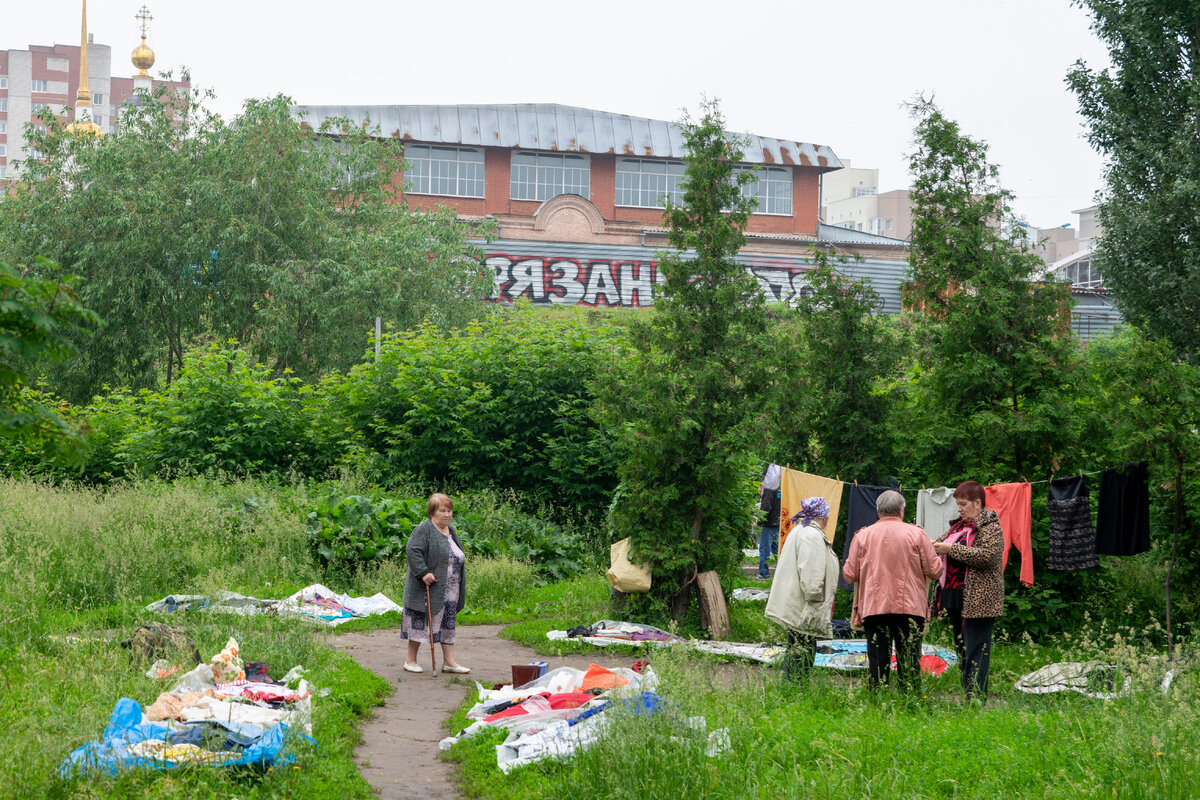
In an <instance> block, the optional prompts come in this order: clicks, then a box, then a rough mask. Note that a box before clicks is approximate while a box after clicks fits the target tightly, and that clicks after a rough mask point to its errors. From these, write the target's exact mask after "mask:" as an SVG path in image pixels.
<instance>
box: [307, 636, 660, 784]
mask: <svg viewBox="0 0 1200 800" xmlns="http://www.w3.org/2000/svg"><path fill="white" fill-rule="evenodd" d="M504 627H505V626H503V625H472V626H461V627H459V629H458V641H457V643H456V644H455V652H456V655H457V656H458V658H459V663H460V664H465V665H467V666H469V667H470V668H471V674H470V675H462V676H457V675H442V674H440V673H439V674H437V675H432V674H430V671H429V650H428V649H427V648H426V647H424V646H423V647H422V648H421V657H420V663H421V666H423V667H424V668H425V672H423V673H421V674H419V675H416V674H412V673H409V672H405V671H404V670H403V669H401V665H402V664H403V663H404V647H405V643H404V642H403V641H402V640H401V639H400V631H399V629H393V630H380V631H371V632H369V633H347V634H342V635H340V636H330V637H329V644H330V645H331V646H332V647H335V648H337V649H338V650H341V651H343V652H345V653H347V654H349V655H351V656H353V658H354V660H355V661H357V662H358V663H359V664H360V665H362V666H363V667H366V668H367V669H369V670H371V671H372V672H374V673H376V674H378V675H380V676H382V677H383V678H385V679H387V681H388V683H390V684H391V685H392V687H393V688H394V690H395V693H394V694H393V695H392V696H391V697H390V698H388V701H387V704H386V705H385V706H383V707H382V708H378V709H376V710H375V717H374V719H371V720H369V721H367V722H366V723H365V724H364V725H363V727H362V735H363V741H362V744H360V745H359V746H358V747H357V748H356V749H355V751H354V759H355V761H357V762H358V764H359V768H360V769H361V770H362V774H363V777H365V778H366V779H367V781H368V782H369V783H370V784H371V785H372V786H374V787H375V788H376V789H377V790H378V791H379V796H380V798H382V800H393V798H395V799H398V798H405V800H410V799H415V800H424V799H425V798H439V799H443V800H444V798H452V797H457V796H459V791H458V787H457V786H456V785H455V784H454V782H453V780H452V771H453V770H454V768H455V767H454V765H453V764H449V763H447V762H444V761H442V760H441V758H439V751H438V742H439V741H441V740H442V739H444V738H445V737H446V736H448V735H449V732H448V731H447V730H446V729H445V727H444V723H445V721H446V719H447V718H448V717H449V716H450V714H451V712H452V711H453V710H454V709H455V708H456V707H457V706H458V705H459V704H460V703H462V701H463V699H464V698H465V697H466V696H467V693H468V692H469V691H472V690H474V684H473V683H472V681H473V680H477V681H479V682H480V683H482V684H484V685H485V686H486V685H490V684H493V683H500V682H504V683H508V682H509V681H511V680H512V665H513V664H528V663H529V662H530V661H548V662H550V668H551V669H553V668H555V667H562V666H569V667H578V668H581V669H582V668H586V667H587V665H588V664H589V663H591V662H593V661H595V662H597V663H599V664H602V665H604V666H606V667H612V666H619V667H628V666H631V665H632V664H633V663H634V662H635V661H636V660H637V657H631V656H620V657H619V656H610V655H609V654H607V653H603V652H597V653H594V654H591V655H571V656H562V657H550V656H542V655H538V654H537V653H535V652H534V651H533V650H530V649H529V648H528V647H523V646H522V645H519V644H517V643H515V642H511V641H509V640H507V639H501V638H499V636H498V634H499V633H500V631H501V630H502V629H503V628H504ZM438 663H439V665H440V663H441V649H440V648H439V649H438ZM454 678H460V679H461V680H459V681H455V680H453V679H454Z"/></svg>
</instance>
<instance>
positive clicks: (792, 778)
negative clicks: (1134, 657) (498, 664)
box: [453, 645, 1200, 800]
mask: <svg viewBox="0 0 1200 800" xmlns="http://www.w3.org/2000/svg"><path fill="white" fill-rule="evenodd" d="M1002 649H1003V650H1004V652H1003V653H1001V654H1000V658H999V663H998V664H997V665H996V667H995V668H994V673H993V682H994V683H993V697H992V698H991V699H990V700H989V701H988V703H987V704H986V705H984V706H982V707H978V706H967V707H964V706H963V705H962V704H961V701H960V699H959V692H958V687H957V680H958V675H957V672H956V671H955V670H953V669H952V670H950V671H948V672H947V673H946V674H945V675H943V676H941V677H939V678H934V679H928V680H926V681H925V683H924V686H923V689H924V691H923V692H922V693H920V694H914V695H909V696H904V695H901V694H898V693H896V692H892V691H886V690H885V691H883V692H879V693H876V692H872V691H869V690H868V689H867V688H866V687H865V685H864V682H863V681H862V679H861V676H858V675H843V674H839V673H832V672H826V671H820V672H818V673H816V674H815V676H814V678H813V679H812V680H811V681H810V682H808V683H807V684H801V685H796V684H788V683H782V682H780V681H779V680H778V677H777V676H776V675H775V674H774V672H773V671H769V670H763V671H760V670H754V669H750V670H738V671H730V670H717V669H713V667H712V665H711V664H708V663H705V662H702V661H697V660H694V659H691V658H689V657H687V656H686V655H684V654H682V653H673V652H669V651H668V652H656V653H655V654H654V655H653V656H651V658H652V661H653V663H654V666H655V669H656V671H657V672H658V673H659V675H660V677H661V683H660V687H659V692H660V693H661V694H662V695H663V696H664V697H666V698H667V700H668V711H667V712H665V713H663V714H659V715H656V716H651V717H635V716H630V715H617V716H616V717H615V718H614V720H613V722H612V725H613V727H612V730H611V731H610V732H609V734H608V735H606V736H605V737H604V738H603V739H602V740H601V741H599V742H597V743H596V744H594V745H593V746H592V747H590V748H589V749H587V750H586V751H584V752H582V753H579V754H577V755H576V756H575V757H574V758H573V759H572V760H571V761H569V762H566V763H562V762H543V763H542V764H539V765H535V766H532V767H528V768H523V769H521V770H518V771H517V772H515V773H513V774H511V775H509V776H502V775H500V774H499V773H498V772H497V771H496V768H495V756H494V751H493V750H492V749H491V748H490V746H489V745H490V744H494V742H486V741H481V742H471V741H470V740H466V741H464V742H463V743H461V744H459V745H458V746H457V747H456V748H455V751H454V755H453V757H454V758H455V759H457V760H459V761H461V762H462V763H463V765H464V771H465V776H466V788H467V791H468V793H473V792H478V793H479V796H480V797H482V798H486V799H487V800H496V799H499V798H559V797H573V798H576V799H577V800H599V799H600V798H605V799H607V798H613V799H614V800H615V798H627V797H638V798H641V799H642V800H656V799H657V798H662V799H663V800H666V799H667V798H680V797H688V798H692V797H703V798H713V799H714V800H716V799H718V798H719V799H725V798H728V800H735V798H738V799H740V798H763V800H768V799H770V800H775V798H798V799H799V798H812V797H855V798H858V797H870V798H948V797H953V798H989V799H991V798H997V797H1004V798H1035V797H1036V798H1045V797H1101V796H1103V797H1127V798H1150V797H1154V798H1188V797H1196V796H1200V721H1198V719H1197V716H1196V713H1195V704H1194V698H1195V695H1196V691H1197V689H1198V688H1200V681H1198V680H1197V665H1196V663H1195V661H1194V660H1193V661H1181V662H1179V663H1177V664H1176V670H1177V676H1176V679H1175V682H1174V684H1173V685H1172V687H1171V689H1170V690H1169V691H1168V692H1166V693H1164V692H1162V691H1161V689H1160V684H1159V678H1160V677H1161V670H1159V671H1158V673H1157V674H1151V673H1152V672H1153V670H1151V671H1150V672H1147V673H1144V674H1143V675H1142V676H1141V677H1142V680H1140V681H1138V682H1137V686H1138V691H1137V692H1136V693H1134V694H1133V695H1132V696H1130V697H1126V698H1122V699H1118V700H1112V701H1104V700H1096V699H1091V698H1088V697H1084V696H1081V695H1076V694H1074V693H1071V692H1066V693H1063V694H1056V695H1045V696H1042V695H1025V694H1022V693H1020V692H1017V691H1016V690H1014V689H1013V688H1012V683H1011V681H1012V678H1013V676H1014V674H1020V673H1019V672H1017V670H1021V671H1024V668H1023V665H1024V663H1025V662H1030V663H1036V664H1037V665H1041V664H1042V663H1045V662H1046V660H1047V659H1048V658H1056V657H1059V656H1060V655H1061V654H1058V653H1054V652H1052V651H1047V650H1044V649H1041V648H1035V647H1033V646H1032V645H1012V646H1008V647H1004V648H1002ZM1067 655H1068V657H1070V654H1067ZM1093 655H1095V653H1093ZM1108 655H1110V656H1114V657H1115V656H1116V655H1118V654H1116V653H1112V652H1110V653H1108ZM606 713H607V712H606ZM689 717H704V719H705V720H706V723H707V726H706V733H707V732H712V731H713V730H715V729H718V728H725V729H726V730H727V731H728V736H729V745H730V746H729V747H728V749H727V750H726V751H724V752H723V753H720V754H718V755H713V756H710V755H706V753H705V749H706V745H707V744H708V741H709V740H708V737H707V735H702V734H698V733H696V732H695V731H694V730H693V729H692V727H691V726H690V725H688V724H687V723H686V720H687V719H688V718H689Z"/></svg>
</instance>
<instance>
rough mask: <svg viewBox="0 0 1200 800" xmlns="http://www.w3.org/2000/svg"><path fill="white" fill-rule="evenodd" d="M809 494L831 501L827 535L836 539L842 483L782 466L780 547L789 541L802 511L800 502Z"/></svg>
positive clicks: (780, 484) (780, 548) (831, 539)
mask: <svg viewBox="0 0 1200 800" xmlns="http://www.w3.org/2000/svg"><path fill="white" fill-rule="evenodd" d="M807 497H824V498H825V502H827V503H829V524H827V525H826V526H825V537H826V538H827V539H829V541H831V542H832V541H833V534H834V529H835V528H836V527H837V516H838V510H839V509H840V508H841V506H842V482H841V481H839V480H834V479H833V478H823V477H821V476H820V475H811V474H809V473H807V472H801V471H800V470H796V469H788V468H787V467H781V468H780V481H779V498H780V512H779V518H780V519H779V550H780V552H782V551H783V544H784V542H786V541H787V535H788V532H789V531H791V529H792V527H793V523H792V516H793V515H795V514H796V513H797V512H799V511H800V503H801V501H803V500H804V499H805V498H807Z"/></svg>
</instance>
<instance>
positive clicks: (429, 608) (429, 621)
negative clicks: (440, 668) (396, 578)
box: [425, 583, 437, 675]
mask: <svg viewBox="0 0 1200 800" xmlns="http://www.w3.org/2000/svg"><path fill="white" fill-rule="evenodd" d="M425 629H426V630H428V631H429V668H430V670H432V671H433V673H434V674H435V675H436V674H437V660H436V658H435V657H434V655H433V605H432V604H430V602H429V584H428V583H427V584H425Z"/></svg>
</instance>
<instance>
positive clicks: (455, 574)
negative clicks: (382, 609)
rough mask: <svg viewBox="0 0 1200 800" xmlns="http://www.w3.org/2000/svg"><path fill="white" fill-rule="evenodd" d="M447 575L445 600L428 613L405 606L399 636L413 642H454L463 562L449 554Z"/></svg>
mask: <svg viewBox="0 0 1200 800" xmlns="http://www.w3.org/2000/svg"><path fill="white" fill-rule="evenodd" d="M448 571H449V573H450V574H449V575H448V576H447V577H446V593H445V598H446V602H445V603H444V604H443V605H442V607H441V608H439V609H435V610H434V612H433V621H432V624H430V620H429V619H428V617H429V615H428V614H426V613H425V612H424V611H414V610H412V609H411V608H405V609H404V613H403V614H402V615H401V616H400V638H401V639H410V640H412V641H414V642H433V643H435V644H436V643H439V642H440V643H441V644H454V631H455V629H456V628H457V626H458V592H459V587H460V586H461V585H462V574H463V562H462V559H461V558H454V557H453V554H451V558H450V569H449V570H448Z"/></svg>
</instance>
